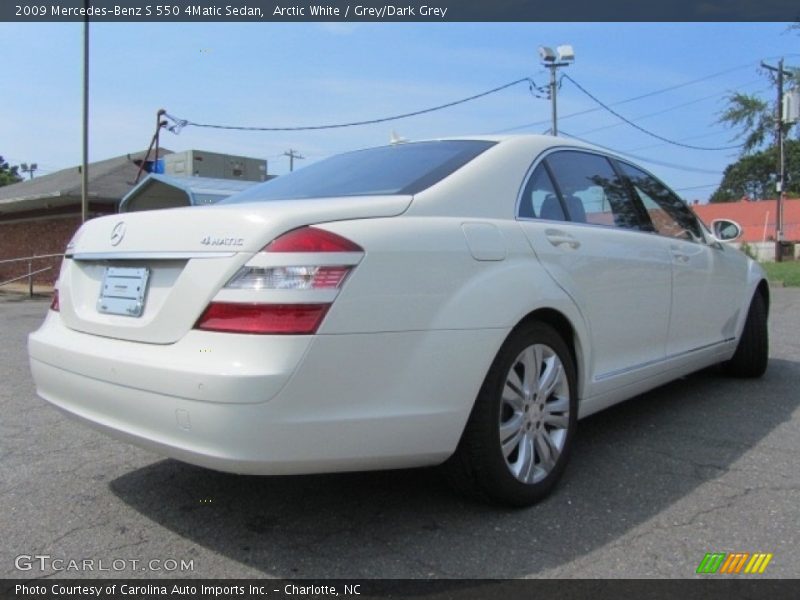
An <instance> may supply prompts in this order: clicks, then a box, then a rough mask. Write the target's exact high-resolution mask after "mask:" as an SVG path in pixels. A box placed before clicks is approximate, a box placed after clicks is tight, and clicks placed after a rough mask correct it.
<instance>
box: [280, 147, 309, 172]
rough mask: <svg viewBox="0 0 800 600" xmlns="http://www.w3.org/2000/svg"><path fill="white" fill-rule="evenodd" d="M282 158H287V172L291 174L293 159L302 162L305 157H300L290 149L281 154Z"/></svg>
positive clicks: (295, 151)
mask: <svg viewBox="0 0 800 600" xmlns="http://www.w3.org/2000/svg"><path fill="white" fill-rule="evenodd" d="M283 155H284V156H288V157H289V172H290V173H291V172H292V171H294V159H297V160H303V159H304V158H305V156H302V155H301V154H300V153H299V152H298V151H297V150H292V149H291V148H290V149H289V150H287V151H286V152H284V153H283Z"/></svg>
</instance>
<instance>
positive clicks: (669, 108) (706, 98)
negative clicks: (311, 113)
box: [579, 79, 768, 141]
mask: <svg viewBox="0 0 800 600" xmlns="http://www.w3.org/2000/svg"><path fill="white" fill-rule="evenodd" d="M758 81H760V79H753V80H750V81H748V82H747V83H743V84H741V85H740V86H738V87H739V88H742V87H744V86H746V85H750V84H751V83H757V82H758ZM764 89H768V88H762V89H760V90H758V92H756V93H759V92H763V91H764ZM729 93H730V92H729V91H724V92H717V93H716V94H710V95H708V96H702V97H701V98H695V99H694V100H689V101H688V102H682V103H681V104H675V105H673V106H668V107H667V108H662V109H661V110H657V111H656V112H651V113H648V114H646V115H641V116H639V117H633V118H631V119H630V120H631V121H641V120H643V119H649V118H651V117H657V116H658V115H663V114H665V113H668V112H671V111H673V110H677V109H679V108H684V107H686V106H691V105H692V104H697V103H698V102H704V101H706V100H711V99H712V98H719V97H720V96H724V95H725V94H729ZM623 124H624V122H621V123H611V124H610V125H603V126H602V127H596V128H594V129H590V130H589V131H582V132H581V133H580V134H579V135H588V134H590V133H595V132H597V131H604V130H606V129H613V128H614V127H619V126H620V125H623ZM678 141H681V140H678Z"/></svg>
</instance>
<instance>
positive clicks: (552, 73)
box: [549, 64, 558, 135]
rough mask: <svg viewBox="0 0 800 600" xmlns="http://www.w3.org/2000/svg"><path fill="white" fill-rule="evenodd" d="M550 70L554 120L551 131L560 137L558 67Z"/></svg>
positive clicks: (553, 66)
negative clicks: (557, 96)
mask: <svg viewBox="0 0 800 600" xmlns="http://www.w3.org/2000/svg"><path fill="white" fill-rule="evenodd" d="M549 68H550V105H551V113H552V118H553V124H552V126H551V131H552V133H553V135H558V106H557V105H558V102H557V101H556V93H557V91H558V86H557V84H556V66H555V64H553V65H551V66H550V67H549Z"/></svg>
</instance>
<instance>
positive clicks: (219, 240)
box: [200, 235, 244, 247]
mask: <svg viewBox="0 0 800 600" xmlns="http://www.w3.org/2000/svg"><path fill="white" fill-rule="evenodd" d="M200 243H201V244H203V246H228V247H236V246H244V238H234V237H214V236H212V235H207V236H206V237H204V238H203V239H202V240H200Z"/></svg>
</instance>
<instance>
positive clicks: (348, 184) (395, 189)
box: [220, 140, 494, 204]
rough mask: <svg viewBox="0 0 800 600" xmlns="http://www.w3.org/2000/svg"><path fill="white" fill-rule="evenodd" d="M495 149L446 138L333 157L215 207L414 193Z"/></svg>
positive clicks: (475, 142) (230, 198)
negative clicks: (481, 154) (439, 140)
mask: <svg viewBox="0 0 800 600" xmlns="http://www.w3.org/2000/svg"><path fill="white" fill-rule="evenodd" d="M493 145H494V142H484V141H476V140H451V141H443V142H415V143H413V144H396V145H394V146H382V147H380V148H370V149H368V150H358V151H356V152H347V153H346V154H339V155H337V156H332V157H331V158H327V159H325V160H321V161H319V162H317V163H314V164H312V165H309V166H308V167H304V168H302V169H300V170H298V171H295V172H294V173H289V174H288V175H281V176H280V177H276V178H275V179H272V180H270V181H267V182H265V183H262V184H261V185H257V186H254V187H252V188H250V189H249V190H246V191H244V192H241V193H239V194H235V195H233V196H231V197H229V198H226V199H225V200H223V201H222V202H220V204H237V203H240V202H263V201H269V200H295V199H301V198H325V197H328V196H371V195H380V196H387V195H392V194H416V193H418V192H420V191H422V190H424V189H425V188H428V187H430V186H432V185H433V184H434V183H436V182H438V181H441V180H442V179H444V178H445V177H447V176H448V175H450V174H451V173H453V172H454V171H456V170H457V169H459V168H461V167H463V166H464V165H465V164H466V163H468V162H469V161H471V160H472V159H473V158H475V157H476V156H478V155H479V154H480V153H481V152H483V151H484V150H486V149H487V148H489V147H491V146H493Z"/></svg>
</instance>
